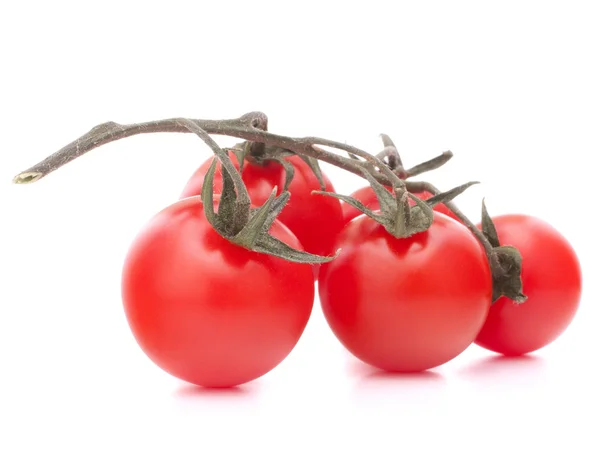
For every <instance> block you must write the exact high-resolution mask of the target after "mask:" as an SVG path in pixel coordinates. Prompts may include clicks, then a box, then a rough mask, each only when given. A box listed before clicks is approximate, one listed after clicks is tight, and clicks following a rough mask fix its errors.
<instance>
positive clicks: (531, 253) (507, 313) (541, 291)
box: [475, 214, 582, 356]
mask: <svg viewBox="0 0 600 452" xmlns="http://www.w3.org/2000/svg"><path fill="white" fill-rule="evenodd" d="M492 221H493V222H494V224H495V226H496V231H497V232H498V238H499V240H500V244H501V245H513V246H515V247H516V248H517V249H518V250H519V251H520V252H521V256H522V257H523V268H522V273H521V278H522V281H523V293H524V294H525V295H527V297H528V298H527V300H526V301H525V302H524V303H522V304H516V303H514V302H513V301H512V300H510V299H508V298H506V297H501V298H499V299H498V300H497V301H496V302H495V303H494V304H493V305H492V307H491V308H490V312H489V314H488V318H487V320H486V322H485V324H484V326H483V328H482V330H481V332H480V333H479V335H478V337H477V340H476V341H475V343H476V344H478V345H480V346H481V347H484V348H486V349H488V350H491V351H495V352H498V353H501V354H504V355H512V356H517V355H523V354H526V353H530V352H533V351H535V350H538V349H540V348H542V347H544V346H546V345H548V344H550V343H551V342H553V341H554V340H555V339H557V338H558V337H559V336H560V335H561V334H562V333H563V332H564V331H565V330H566V329H567V327H568V326H569V324H570V323H571V321H572V320H573V318H574V317H575V314H576V312H577V309H578V307H579V301H580V298H581V290H582V288H581V285H582V281H581V279H582V278H581V268H580V264H579V259H578V258H577V255H576V254H575V251H574V250H573V248H572V247H571V245H570V244H569V243H568V242H567V240H566V239H565V237H563V236H562V235H561V234H560V233H559V232H558V231H557V230H556V229H554V228H553V227H552V226H550V225H549V224H548V223H546V222H544V221H542V220H540V219H538V218H535V217H531V216H527V215H515V214H513V215H502V216H497V217H494V218H492Z"/></svg>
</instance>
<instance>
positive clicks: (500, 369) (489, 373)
mask: <svg viewBox="0 0 600 452" xmlns="http://www.w3.org/2000/svg"><path fill="white" fill-rule="evenodd" d="M545 365H546V362H545V360H544V359H543V358H540V357H539V356H535V355H524V356H503V355H495V356H490V357H487V358H483V359H481V360H478V361H475V362H473V363H472V364H470V365H469V366H467V367H466V368H464V369H463V370H462V371H461V372H460V376H462V377H465V378H469V379H474V380H476V379H482V378H494V379H495V378H496V377H504V376H508V375H510V376H511V377H512V378H514V377H515V376H521V377H522V376H536V375H537V376H539V375H541V374H542V373H543V371H544V368H545Z"/></svg>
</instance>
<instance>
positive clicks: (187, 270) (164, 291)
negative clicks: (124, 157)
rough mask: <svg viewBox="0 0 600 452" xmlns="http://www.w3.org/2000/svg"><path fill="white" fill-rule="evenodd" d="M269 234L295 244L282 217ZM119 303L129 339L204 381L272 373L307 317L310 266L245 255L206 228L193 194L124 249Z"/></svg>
mask: <svg viewBox="0 0 600 452" xmlns="http://www.w3.org/2000/svg"><path fill="white" fill-rule="evenodd" d="M271 233H272V235H273V236H275V237H276V238H278V239H279V240H282V241H284V242H285V243H287V244H288V245H290V246H292V247H294V248H297V249H301V248H300V243H299V241H298V240H297V239H296V237H294V235H293V234H292V233H291V232H290V231H289V229H287V228H286V227H285V226H283V225H282V224H281V223H279V222H277V221H276V222H275V223H274V224H273V226H272V228H271ZM122 291H123V303H124V307H125V314H126V316H127V320H128V322H129V325H130V327H131V330H132V332H133V334H134V336H135V339H136V340H137V342H138V343H139V345H140V346H141V348H142V349H143V351H144V352H145V353H146V354H147V355H148V357H149V358H150V359H151V360H152V361H154V363H156V364H157V365H158V366H159V367H161V368H162V369H163V370H165V371H166V372H168V373H170V374H171V375H174V376H175V377H178V378H180V379H182V380H185V381H187V382H190V383H193V384H196V385H201V386H209V387H228V386H234V385H239V384H242V383H245V382H248V381H250V380H253V379H255V378H258V377H260V376H261V375H263V374H265V373H267V372H269V371H270V370H271V369H273V368H274V367H275V366H277V365H278V364H279V363H280V362H281V361H282V360H283V359H284V358H285V357H286V356H287V355H288V354H289V353H290V351H291V350H292V349H293V348H294V346H295V345H296V343H297V341H298V340H299V338H300V336H301V334H302V332H303V330H304V328H305V326H306V324H307V322H308V319H309V316H310V313H311V310H312V306H313V298H314V282H313V276H312V270H311V268H310V266H309V265H306V264H296V263H292V262H288V261H285V260H283V259H280V258H277V257H273V256H268V255H265V254H259V253H255V252H251V251H248V250H246V249H244V248H241V247H239V246H237V245H234V244H232V243H230V242H228V241H227V240H225V239H224V238H222V237H221V236H220V235H218V234H217V233H216V232H215V231H214V230H213V229H212V227H211V226H210V224H209V223H208V221H207V220H206V217H205V215H204V212H203V208H202V203H201V201H200V198H199V197H192V198H188V199H185V200H183V201H179V202H177V203H175V204H173V205H171V206H169V207H167V208H166V209H164V210H163V211H161V212H160V213H158V214H157V215H156V216H155V217H154V218H153V219H152V220H151V221H150V222H149V223H148V225H147V226H146V227H145V228H144V229H143V230H142V231H141V233H140V234H139V235H138V237H137V238H136V239H135V241H134V243H133V244H132V246H131V249H130V250H129V253H128V255H127V258H126V261H125V265H124V269H123V283H122Z"/></svg>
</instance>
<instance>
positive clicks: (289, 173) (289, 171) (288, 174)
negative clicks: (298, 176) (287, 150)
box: [269, 157, 296, 192]
mask: <svg viewBox="0 0 600 452" xmlns="http://www.w3.org/2000/svg"><path fill="white" fill-rule="evenodd" d="M269 160H270V161H272V162H276V163H278V164H279V165H281V166H283V170H284V171H285V182H284V184H283V191H284V192H286V191H287V190H288V188H290V184H291V183H292V180H293V179H294V174H295V172H296V170H295V169H294V165H292V164H291V163H290V162H288V161H287V160H286V159H284V158H282V157H274V158H271V159H269Z"/></svg>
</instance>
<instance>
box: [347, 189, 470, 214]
mask: <svg viewBox="0 0 600 452" xmlns="http://www.w3.org/2000/svg"><path fill="white" fill-rule="evenodd" d="M386 188H387V189H388V191H392V188H391V187H386ZM414 195H415V196H417V198H419V199H422V200H426V199H429V198H431V196H432V195H431V193H428V192H421V193H414ZM350 196H351V197H353V198H355V199H357V200H359V201H360V202H362V203H363V204H364V205H365V206H367V207H368V208H369V209H371V210H379V201H378V200H377V195H376V194H375V192H374V191H373V189H372V188H371V187H370V186H368V185H367V186H366V187H362V188H359V189H358V190H356V191H355V192H354V193H352V194H351V195H350ZM409 202H410V204H411V205H414V204H415V202H414V201H413V200H412V199H411V200H409ZM433 210H435V211H436V212H440V213H443V214H444V215H447V216H449V217H450V218H454V219H455V220H456V221H458V222H460V220H459V219H458V217H457V216H456V215H454V213H452V211H451V210H450V209H448V208H447V207H446V206H445V205H444V204H437V205H436V206H435V207H434V208H433ZM359 215H361V212H360V210H358V209H355V208H354V207H352V206H351V205H350V204H347V203H342V217H343V222H344V224H346V223H348V222H349V221H352V220H353V219H354V218H356V217H357V216H359Z"/></svg>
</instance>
